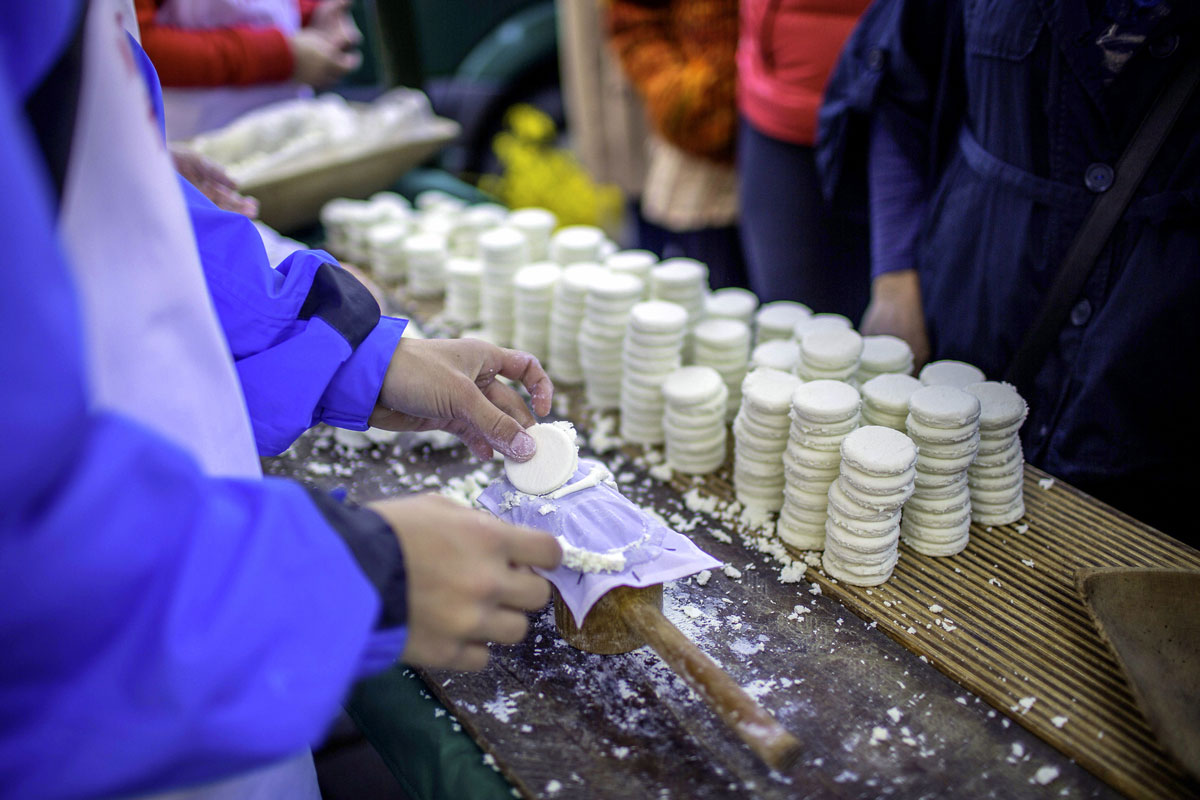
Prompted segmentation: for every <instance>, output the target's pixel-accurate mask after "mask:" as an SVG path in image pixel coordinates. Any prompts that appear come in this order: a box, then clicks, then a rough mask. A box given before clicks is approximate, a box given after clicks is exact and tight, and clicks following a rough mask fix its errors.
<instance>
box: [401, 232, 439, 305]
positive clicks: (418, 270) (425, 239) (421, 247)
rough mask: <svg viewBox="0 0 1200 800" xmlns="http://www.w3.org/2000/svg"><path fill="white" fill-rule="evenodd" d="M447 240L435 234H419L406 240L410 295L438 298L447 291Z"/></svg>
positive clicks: (405, 259)
mask: <svg viewBox="0 0 1200 800" xmlns="http://www.w3.org/2000/svg"><path fill="white" fill-rule="evenodd" d="M446 256H447V252H446V240H445V238H443V237H442V236H439V235H437V234H434V233H418V234H415V235H413V236H409V237H408V238H407V239H405V240H404V263H405V266H406V267H407V269H408V293H409V294H411V295H412V296H413V297H437V296H438V295H440V294H441V293H442V292H443V291H445V289H446Z"/></svg>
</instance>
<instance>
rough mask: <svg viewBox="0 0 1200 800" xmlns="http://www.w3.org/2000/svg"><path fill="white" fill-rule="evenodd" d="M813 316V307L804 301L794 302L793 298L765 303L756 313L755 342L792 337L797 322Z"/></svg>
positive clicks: (760, 342)
mask: <svg viewBox="0 0 1200 800" xmlns="http://www.w3.org/2000/svg"><path fill="white" fill-rule="evenodd" d="M811 316H812V309H810V308H809V307H808V306H806V305H804V304H803V303H794V302H792V301H791V300H776V301H775V302H773V303H764V304H763V305H761V306H759V308H758V312H757V313H755V315H754V327H755V335H754V342H755V344H762V343H763V342H769V341H771V340H772V339H791V338H793V336H794V332H795V330H796V323H798V322H800V321H801V320H805V319H808V318H809V317H811Z"/></svg>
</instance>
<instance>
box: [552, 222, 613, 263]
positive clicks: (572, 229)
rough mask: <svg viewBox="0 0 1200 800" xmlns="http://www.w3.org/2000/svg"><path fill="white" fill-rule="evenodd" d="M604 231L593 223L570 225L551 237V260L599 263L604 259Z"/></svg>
mask: <svg viewBox="0 0 1200 800" xmlns="http://www.w3.org/2000/svg"><path fill="white" fill-rule="evenodd" d="M604 239H605V236H604V231H602V230H600V229H599V228H597V227H595V226H593V225H568V226H567V227H565V228H559V230H558V232H557V233H555V234H554V236H552V237H551V238H550V260H551V261H556V262H558V263H559V264H562V265H563V266H564V267H565V266H567V265H569V264H599V263H600V262H602V261H603V260H604V256H603V254H602V247H603V245H604Z"/></svg>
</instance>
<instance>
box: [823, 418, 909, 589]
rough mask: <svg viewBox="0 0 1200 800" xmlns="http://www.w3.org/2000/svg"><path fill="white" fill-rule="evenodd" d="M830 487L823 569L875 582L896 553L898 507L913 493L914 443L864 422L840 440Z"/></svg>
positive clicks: (861, 582) (860, 582) (857, 581)
mask: <svg viewBox="0 0 1200 800" xmlns="http://www.w3.org/2000/svg"><path fill="white" fill-rule="evenodd" d="M841 453H842V462H841V467H840V469H839V474H838V478H837V480H836V481H834V482H833V484H832V485H830V487H829V509H828V510H829V519H828V520H827V521H826V523H825V533H826V535H825V552H824V554H823V555H822V557H821V566H822V567H823V568H824V569H825V573H826V574H827V575H829V576H830V577H832V578H836V579H837V580H839V581H843V582H845V583H849V584H852V585H854V586H878V585H879V584H881V583H883V582H884V581H886V580H887V579H888V578H890V577H891V576H892V571H893V570H894V569H895V568H896V561H897V559H898V558H899V552H898V548H897V546H896V542H897V539H898V538H899V535H900V507H901V506H903V505H904V503H905V501H906V500H908V498H909V497H910V496H911V495H912V492H913V479H914V477H915V475H916V469H915V466H914V465H915V463H916V460H917V447H916V445H914V444H913V442H912V440H911V439H909V438H908V437H907V436H905V435H904V434H903V433H900V432H899V431H897V430H893V429H892V428H884V427H881V426H878V425H867V426H865V427H862V428H859V429H858V430H856V431H854V432H853V433H851V434H850V435H849V436H847V437H846V438H845V439H844V440H843V441H842V450H841Z"/></svg>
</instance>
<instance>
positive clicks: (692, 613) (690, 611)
mask: <svg viewBox="0 0 1200 800" xmlns="http://www.w3.org/2000/svg"><path fill="white" fill-rule="evenodd" d="M683 613H684V614H686V615H687V616H688V617H690V618H692V619H698V618H700V617H702V616H703V614H702V613H701V612H700V609H698V608H696V607H695V606H684V607H683Z"/></svg>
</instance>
